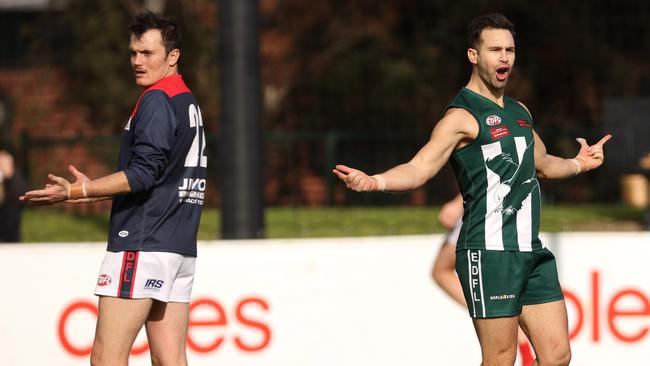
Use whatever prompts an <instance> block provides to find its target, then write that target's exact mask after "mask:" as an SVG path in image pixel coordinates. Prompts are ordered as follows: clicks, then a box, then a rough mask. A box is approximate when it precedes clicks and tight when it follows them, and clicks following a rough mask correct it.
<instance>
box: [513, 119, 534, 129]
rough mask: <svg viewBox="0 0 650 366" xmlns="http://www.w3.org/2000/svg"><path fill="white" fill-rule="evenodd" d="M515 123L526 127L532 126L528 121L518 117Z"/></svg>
mask: <svg viewBox="0 0 650 366" xmlns="http://www.w3.org/2000/svg"><path fill="white" fill-rule="evenodd" d="M516 121H517V124H518V125H519V126H521V127H528V128H533V126H532V125H531V124H530V122H528V121H526V120H525V119H518V120H516Z"/></svg>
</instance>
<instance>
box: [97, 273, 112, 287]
mask: <svg viewBox="0 0 650 366" xmlns="http://www.w3.org/2000/svg"><path fill="white" fill-rule="evenodd" d="M111 282H113V280H112V279H111V276H109V275H107V274H101V275H99V277H97V286H100V287H103V286H108V285H110V284H111Z"/></svg>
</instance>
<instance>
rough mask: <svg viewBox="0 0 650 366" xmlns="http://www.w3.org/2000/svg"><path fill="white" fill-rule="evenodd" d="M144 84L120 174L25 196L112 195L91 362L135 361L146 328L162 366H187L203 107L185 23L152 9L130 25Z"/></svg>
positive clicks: (203, 160)
mask: <svg viewBox="0 0 650 366" xmlns="http://www.w3.org/2000/svg"><path fill="white" fill-rule="evenodd" d="M129 31H130V42H129V49H130V53H131V67H132V69H133V73H134V75H135V83H136V84H137V85H138V86H139V87H141V88H142V89H144V92H143V93H142V95H141V96H140V99H139V100H138V101H137V103H136V104H135V108H134V110H133V112H132V114H131V117H130V118H129V119H128V122H126V126H125V127H124V131H123V132H122V143H121V146H120V155H119V161H118V167H117V172H116V173H113V174H111V175H108V176H105V177H101V178H98V179H94V180H90V179H89V178H88V177H86V176H85V175H84V174H83V173H81V172H79V171H78V170H77V169H75V168H74V167H73V166H69V169H70V172H71V173H72V174H73V175H74V176H75V178H76V181H75V182H74V183H70V182H68V181H67V180H65V179H63V178H61V177H57V176H55V175H52V174H50V175H49V178H50V180H51V181H52V183H51V184H48V185H46V187H45V188H44V189H42V190H37V191H31V192H27V193H25V196H24V197H22V199H24V200H26V201H29V202H30V203H33V204H54V203H58V202H72V203H86V202H93V201H95V200H100V199H108V198H112V199H113V207H112V211H111V218H110V228H109V235H108V247H107V252H106V256H105V258H104V261H103V263H102V265H101V268H100V272H99V277H98V279H97V287H96V288H95V294H96V295H98V296H99V313H98V316H97V329H96V332H95V340H94V343H93V347H92V354H91V358H90V361H91V364H92V365H106V366H121V365H127V364H128V362H129V353H130V351H131V348H132V347H133V342H134V341H135V338H136V336H137V335H138V332H139V331H140V329H141V328H142V327H143V326H144V327H145V329H146V331H147V340H148V341H149V349H150V353H151V361H152V364H153V365H174V366H177V365H178V366H182V365H187V355H186V348H185V345H186V338H187V329H188V324H189V303H190V298H191V293H192V284H193V281H194V267H195V261H196V254H197V253H196V251H197V245H196V244H197V243H196V236H197V231H198V227H199V220H200V218H201V209H202V207H203V200H204V194H205V193H204V192H205V187H206V175H207V157H206V155H205V151H204V149H205V135H204V132H203V122H202V118H201V111H200V109H199V106H198V103H197V102H196V99H195V98H194V96H193V95H192V92H191V91H190V90H189V89H188V87H187V86H186V85H185V82H184V81H183V79H182V77H181V75H180V74H179V70H178V64H179V59H180V56H181V51H180V39H179V33H178V29H177V26H176V24H174V23H173V22H171V21H169V20H168V19H165V18H163V17H161V16H159V15H157V14H154V13H152V12H148V11H147V12H145V13H142V14H140V15H138V16H137V17H136V18H135V21H134V22H133V23H132V24H131V27H130V29H129Z"/></svg>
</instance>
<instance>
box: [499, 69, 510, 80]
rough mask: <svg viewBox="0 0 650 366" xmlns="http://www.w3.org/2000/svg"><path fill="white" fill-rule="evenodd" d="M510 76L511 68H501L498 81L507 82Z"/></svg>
mask: <svg viewBox="0 0 650 366" xmlns="http://www.w3.org/2000/svg"><path fill="white" fill-rule="evenodd" d="M508 75H510V68H509V67H499V68H498V69H497V80H499V81H506V80H507V79H508Z"/></svg>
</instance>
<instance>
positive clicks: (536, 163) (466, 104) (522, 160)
mask: <svg viewBox="0 0 650 366" xmlns="http://www.w3.org/2000/svg"><path fill="white" fill-rule="evenodd" d="M514 35H515V32H514V27H513V25H512V23H511V22H510V21H509V20H508V19H507V18H506V17H505V16H503V15H501V14H489V15H482V16H479V17H476V18H474V19H473V20H472V21H471V22H470V24H469V27H468V41H469V49H468V50H467V58H468V59H469V61H470V63H471V64H472V74H471V77H470V80H469V82H468V83H467V85H466V86H465V87H464V88H463V89H461V91H460V92H459V93H458V95H457V96H456V97H455V98H454V100H453V101H452V102H451V104H450V105H449V107H448V108H447V110H446V112H445V114H444V116H443V118H442V119H441V120H440V121H439V122H438V123H437V124H436V126H435V128H434V129H433V132H432V134H431V138H430V140H429V142H428V143H427V144H426V145H424V147H422V149H420V151H419V152H418V153H417V154H416V155H415V156H414V157H413V159H411V161H409V162H407V163H405V164H401V165H398V166H396V167H394V168H392V169H390V170H388V171H386V172H384V173H381V174H376V175H372V176H369V175H367V174H365V173H364V172H362V171H360V170H357V169H353V168H350V167H347V166H345V165H337V166H336V168H335V169H334V170H333V172H334V174H336V175H337V176H338V177H339V178H340V179H341V180H343V181H344V182H345V184H346V185H347V187H348V188H350V189H352V190H355V191H358V192H369V191H384V190H386V191H407V190H411V189H414V188H417V187H419V186H421V185H423V184H424V183H425V182H426V181H427V180H429V179H431V178H432V177H433V176H435V175H436V174H437V173H438V171H439V170H440V169H441V168H442V166H443V165H444V164H445V163H446V162H447V161H448V160H450V161H451V163H452V166H453V168H454V171H455V174H456V178H457V180H458V183H459V187H460V189H461V193H462V195H463V201H464V213H463V224H462V227H461V231H460V235H459V238H458V241H457V249H456V272H457V273H458V275H459V278H460V280H461V283H462V286H463V294H464V296H465V300H466V302H467V306H468V310H469V313H470V316H471V317H472V319H473V322H474V328H475V330H476V334H477V336H478V339H479V343H480V344H481V352H482V357H483V363H482V365H483V366H492V365H513V364H514V362H515V358H516V345H517V325H518V324H519V325H520V326H521V328H522V329H523V330H524V332H525V333H526V335H527V336H528V338H529V339H530V341H531V343H532V344H533V347H534V349H535V353H536V355H537V360H536V362H535V364H536V365H540V366H542V365H568V364H569V361H570V359H571V350H570V347H569V334H568V325H567V312H566V307H565V303H564V297H563V294H562V289H561V288H560V284H559V281H558V276H557V269H556V264H555V258H554V257H553V254H551V253H550V252H549V251H548V250H547V249H546V248H545V247H544V245H543V244H542V243H541V241H540V240H539V238H538V233H539V217H540V216H539V210H540V192H539V183H538V181H537V178H538V177H539V178H545V179H563V178H568V177H571V176H574V175H577V174H580V173H585V172H587V171H589V170H592V169H595V168H597V167H599V166H600V165H601V164H602V163H603V160H604V152H603V145H604V144H605V143H606V142H607V141H608V140H609V139H610V138H611V135H607V136H605V137H603V138H602V139H601V140H600V141H598V143H596V144H594V145H591V146H589V145H588V144H587V142H586V141H585V140H584V139H582V138H579V139H577V140H578V142H579V144H580V149H579V151H578V154H577V155H576V157H575V158H572V159H564V158H560V157H557V156H553V155H550V154H548V153H547V152H546V147H545V146H544V143H543V142H542V140H541V139H540V137H539V136H538V135H537V133H536V132H535V131H534V129H533V119H532V117H531V115H530V113H529V111H528V109H527V108H526V107H525V106H524V105H523V104H522V103H520V102H518V101H516V100H513V99H511V98H508V97H506V96H504V89H505V86H506V84H507V82H508V77H509V76H510V73H511V72H512V68H513V66H514V62H515V41H514Z"/></svg>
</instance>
